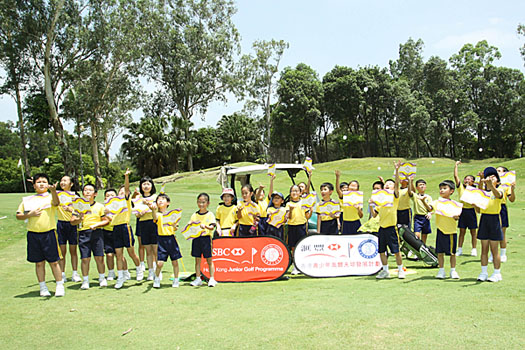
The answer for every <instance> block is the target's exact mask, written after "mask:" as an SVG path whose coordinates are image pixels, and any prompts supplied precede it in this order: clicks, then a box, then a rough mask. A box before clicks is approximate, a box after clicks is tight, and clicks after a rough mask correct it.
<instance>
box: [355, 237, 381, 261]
mask: <svg viewBox="0 0 525 350" xmlns="http://www.w3.org/2000/svg"><path fill="white" fill-rule="evenodd" d="M377 248H378V247H377V243H376V241H374V240H371V239H367V240H364V241H362V242H361V243H360V244H359V246H358V247H357V250H358V251H359V255H361V256H362V257H363V258H365V259H373V258H375V257H376V255H377V251H378V249H377Z"/></svg>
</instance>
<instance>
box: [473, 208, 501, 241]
mask: <svg viewBox="0 0 525 350" xmlns="http://www.w3.org/2000/svg"><path fill="white" fill-rule="evenodd" d="M500 220H501V219H500V216H499V214H481V219H480V220H479V230H478V239H480V240H489V241H503V231H502V230H501V221H500Z"/></svg>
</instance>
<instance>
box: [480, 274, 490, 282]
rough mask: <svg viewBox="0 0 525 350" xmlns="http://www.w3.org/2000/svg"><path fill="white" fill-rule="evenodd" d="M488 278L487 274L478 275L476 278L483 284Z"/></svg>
mask: <svg viewBox="0 0 525 350" xmlns="http://www.w3.org/2000/svg"><path fill="white" fill-rule="evenodd" d="M488 277H489V274H488V273H484V272H482V273H480V274H479V276H478V281H481V282H485V281H486V280H487V278H488Z"/></svg>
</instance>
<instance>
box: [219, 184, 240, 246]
mask: <svg viewBox="0 0 525 350" xmlns="http://www.w3.org/2000/svg"><path fill="white" fill-rule="evenodd" d="M221 199H222V203H220V204H219V206H218V207H217V210H216V211H215V217H216V219H217V233H218V234H219V236H221V237H233V236H234V235H235V230H236V229H237V214H236V209H237V208H236V206H235V204H236V203H235V196H234V195H233V190H232V189H231V188H224V189H223V190H222V194H221Z"/></svg>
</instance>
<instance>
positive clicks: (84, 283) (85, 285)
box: [80, 281, 89, 289]
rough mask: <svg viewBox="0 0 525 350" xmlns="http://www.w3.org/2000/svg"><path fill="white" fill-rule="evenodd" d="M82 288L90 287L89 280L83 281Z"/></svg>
mask: <svg viewBox="0 0 525 350" xmlns="http://www.w3.org/2000/svg"><path fill="white" fill-rule="evenodd" d="M80 289H89V281H83V282H82V285H81V286H80Z"/></svg>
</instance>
